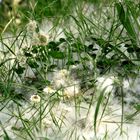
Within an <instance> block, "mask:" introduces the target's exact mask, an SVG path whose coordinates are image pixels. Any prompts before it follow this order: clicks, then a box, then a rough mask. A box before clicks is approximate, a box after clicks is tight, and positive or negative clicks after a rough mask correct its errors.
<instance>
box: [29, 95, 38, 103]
mask: <svg viewBox="0 0 140 140" xmlns="http://www.w3.org/2000/svg"><path fill="white" fill-rule="evenodd" d="M30 100H31V101H32V102H34V103H38V102H40V100H41V98H40V96H39V95H32V96H31V98H30Z"/></svg>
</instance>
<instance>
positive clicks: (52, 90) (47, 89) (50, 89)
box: [43, 86, 56, 93]
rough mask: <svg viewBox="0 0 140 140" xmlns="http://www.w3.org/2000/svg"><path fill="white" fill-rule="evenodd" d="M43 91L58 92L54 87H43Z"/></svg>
mask: <svg viewBox="0 0 140 140" xmlns="http://www.w3.org/2000/svg"><path fill="white" fill-rule="evenodd" d="M43 91H44V92H45V93H54V92H56V91H55V90H54V89H52V88H51V87H49V86H48V87H45V88H44V89H43Z"/></svg>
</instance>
